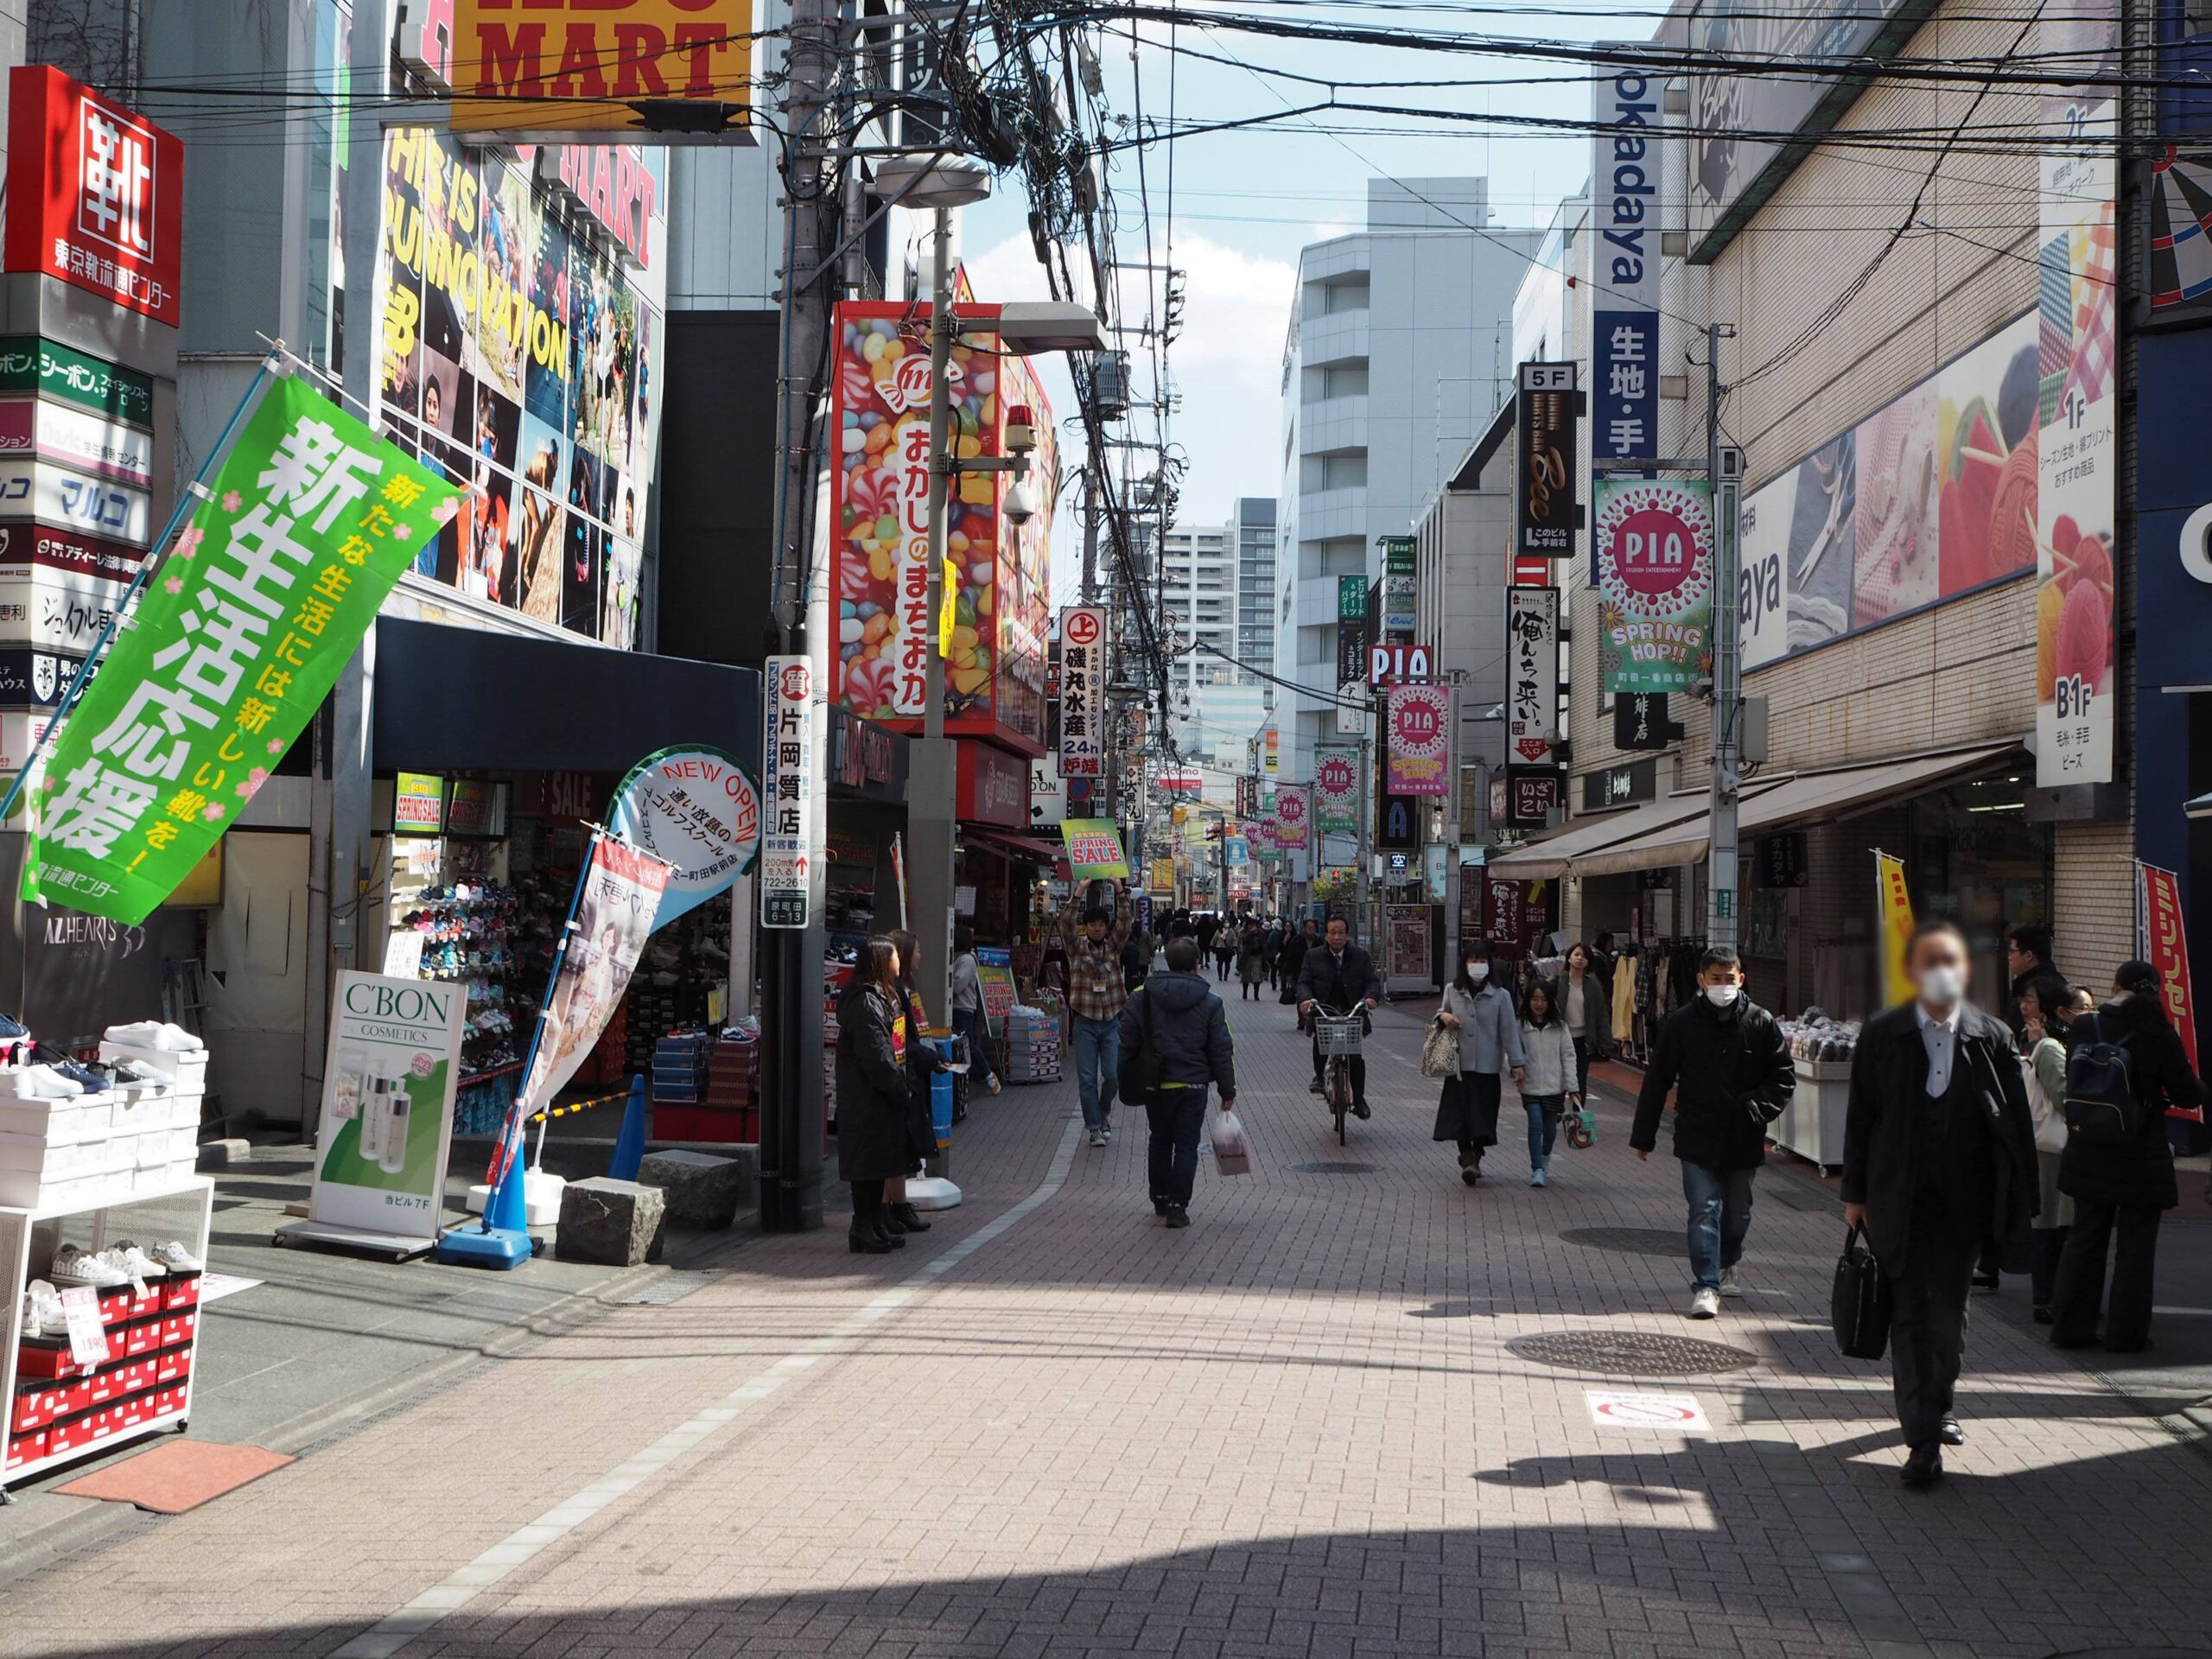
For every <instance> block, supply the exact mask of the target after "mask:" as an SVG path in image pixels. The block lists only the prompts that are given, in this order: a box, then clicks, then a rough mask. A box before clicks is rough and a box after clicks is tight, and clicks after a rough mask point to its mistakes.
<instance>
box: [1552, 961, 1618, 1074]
mask: <svg viewBox="0 0 2212 1659" xmlns="http://www.w3.org/2000/svg"><path fill="white" fill-rule="evenodd" d="M1559 998H1560V1008H1559V1012H1560V1022H1561V1023H1562V1024H1563V1025H1564V1026H1565V1027H1567V1035H1568V1036H1569V1037H1570V1038H1571V1039H1573V1043H1574V1086H1573V1089H1571V1090H1568V1092H1569V1093H1571V1094H1572V1095H1573V1096H1574V1098H1575V1103H1576V1104H1577V1105H1583V1106H1586V1105H1588V1104H1589V1102H1590V1062H1591V1061H1592V1060H1593V1059H1603V1058H1605V1055H1606V1053H1607V1052H1609V1051H1610V1050H1611V1047H1612V1046H1613V1008H1612V988H1611V986H1610V985H1609V984H1608V983H1607V982H1606V979H1605V973H1604V972H1603V970H1601V969H1599V966H1598V963H1597V958H1596V957H1594V956H1593V955H1592V952H1591V950H1590V947H1589V946H1588V945H1586V944H1581V943H1580V942H1577V943H1576V944H1571V945H1569V946H1567V973H1566V976H1565V977H1563V978H1562V979H1561V980H1560V986H1559Z"/></svg>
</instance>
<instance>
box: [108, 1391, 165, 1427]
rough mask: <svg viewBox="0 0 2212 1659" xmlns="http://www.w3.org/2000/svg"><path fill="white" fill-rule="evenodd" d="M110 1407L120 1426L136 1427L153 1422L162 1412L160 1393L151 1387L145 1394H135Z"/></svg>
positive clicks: (116, 1422)
mask: <svg viewBox="0 0 2212 1659" xmlns="http://www.w3.org/2000/svg"><path fill="white" fill-rule="evenodd" d="M108 1409H109V1411H111V1413H113V1414H114V1416H115V1426H116V1427H118V1428H135V1427H137V1426H138V1425H139V1424H140V1423H150V1422H152V1421H154V1419H155V1418H156V1417H157V1416H159V1415H160V1414H161V1403H160V1395H158V1394H157V1393H156V1391H154V1390H152V1389H149V1390H147V1392H145V1393H144V1394H134V1395H131V1396H130V1398H129V1399H128V1400H125V1401H123V1402H120V1403H119V1404H117V1405H113V1406H111V1407H109V1408H108Z"/></svg>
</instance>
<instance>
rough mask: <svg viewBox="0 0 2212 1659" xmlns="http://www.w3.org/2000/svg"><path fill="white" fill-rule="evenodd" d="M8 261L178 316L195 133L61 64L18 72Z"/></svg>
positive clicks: (155, 313) (11, 91)
mask: <svg viewBox="0 0 2212 1659" xmlns="http://www.w3.org/2000/svg"><path fill="white" fill-rule="evenodd" d="M8 162H9V165H8V211H7V224H6V233H5V238H4V250H0V254H3V256H4V264H5V265H6V268H7V269H8V270H10V271H37V272H39V273H41V275H43V276H48V277H55V278H58V279H59V280H60V281H62V282H65V283H70V284H71V285H73V286H74V287H77V288H81V289H86V291H87V292H89V293H93V294H99V295H101V296H105V298H107V299H110V300H111V301H113V302H115V303H116V304H118V305H121V306H127V307H129V308H130V309H131V310H133V311H141V312H143V313H144V314H145V315H148V316H149V317H151V318H153V319H154V320H155V321H156V322H165V323H167V324H168V325H169V327H176V325H177V322H178V321H179V319H180V317H181V315H182V313H181V296H180V274H181V266H182V252H183V240H184V143H183V141H182V140H181V139H180V138H178V137H176V136H175V134H173V133H169V132H165V131H163V130H162V129H161V128H159V127H157V126H156V125H155V124H153V123H152V122H150V121H149V120H147V119H146V118H143V116H139V115H135V114H133V113H132V112H131V111H129V110H127V109H125V108H124V106H123V105H120V104H116V103H111V102H110V101H109V100H108V99H105V98H102V97H101V96H100V95H99V93H98V92H93V91H92V89H91V88H90V87H88V86H83V85H81V84H80V83H79V82H77V81H74V80H72V79H70V78H69V77H68V76H67V75H65V74H63V73H61V72H60V70H59V69H55V68H53V67H49V66H47V65H43V64H27V65H23V66H22V67H17V68H15V69H11V70H10V71H9V72H8Z"/></svg>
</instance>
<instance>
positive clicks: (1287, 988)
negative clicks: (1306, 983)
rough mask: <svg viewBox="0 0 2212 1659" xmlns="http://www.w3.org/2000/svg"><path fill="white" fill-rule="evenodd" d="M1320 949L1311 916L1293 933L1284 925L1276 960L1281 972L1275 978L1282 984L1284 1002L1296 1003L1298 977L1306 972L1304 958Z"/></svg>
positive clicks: (1316, 929) (1319, 936)
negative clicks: (1279, 950) (1279, 952)
mask: <svg viewBox="0 0 2212 1659" xmlns="http://www.w3.org/2000/svg"><path fill="white" fill-rule="evenodd" d="M1320 948H1321V933H1320V930H1319V929H1318V928H1316V927H1315V926H1314V925H1313V918H1312V917H1311V916H1308V917H1307V918H1306V921H1305V923H1304V925H1302V926H1300V927H1299V928H1297V929H1295V930H1292V929H1291V928H1289V927H1288V926H1287V925H1286V927H1285V929H1284V931H1283V941H1282V955H1281V957H1279V958H1278V959H1277V960H1278V961H1279V962H1280V963H1281V973H1280V974H1279V975H1278V976H1277V977H1278V978H1280V979H1281V982H1282V990H1283V997H1282V1000H1283V1001H1286V1002H1295V1001H1298V976H1300V974H1302V973H1304V972H1305V971H1306V957H1307V956H1308V955H1309V954H1310V953H1311V952H1313V951H1315V950H1319V949H1320Z"/></svg>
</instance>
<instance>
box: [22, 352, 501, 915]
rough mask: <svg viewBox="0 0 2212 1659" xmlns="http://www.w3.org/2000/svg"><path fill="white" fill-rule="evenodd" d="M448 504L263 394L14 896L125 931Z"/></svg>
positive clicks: (286, 726)
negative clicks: (82, 914) (102, 920)
mask: <svg viewBox="0 0 2212 1659" xmlns="http://www.w3.org/2000/svg"><path fill="white" fill-rule="evenodd" d="M458 495H459V492H458V491H456V490H455V489H454V487H453V486H451V485H449V484H448V483H446V482H445V481H444V480H442V479H440V478H439V477H437V476H436V475H435V474H432V473H430V472H429V471H428V470H426V469H425V468H423V467H421V466H419V465H418V464H416V462H415V461H410V460H409V459H408V458H407V457H406V456H405V455H404V454H401V453H400V451H399V450H398V449H397V448H394V447H393V446H392V445H391V444H389V443H386V442H384V441H383V440H382V439H380V438H378V436H377V435H375V434H374V433H372V432H371V431H370V430H369V429H368V428H367V427H365V426H364V425H362V424H361V423H360V422H359V421H357V420H355V419H353V416H350V415H347V414H346V412H345V411H344V410H340V408H338V406H337V405H336V404H333V403H331V402H330V401H329V399H327V398H326V397H321V395H320V394H318V393H316V392H315V391H312V390H310V389H309V388H308V386H306V385H302V383H301V382H300V381H298V380H296V379H284V380H281V381H279V382H277V385H274V386H273V387H271V388H270V391H269V392H268V394H267V395H266V396H265V397H264V398H263V399H262V403H261V406H260V407H259V408H258V409H257V410H255V411H254V412H253V416H252V418H251V420H249V421H248V422H247V423H246V425H245V429H244V430H243V431H242V432H241V433H240V434H239V435H238V442H237V443H236V444H235V445H234V446H232V450H231V453H230V455H229V458H228V459H226V461H224V463H223V469H222V472H221V474H220V475H219V476H218V477H217V479H216V480H215V482H214V486H213V490H212V491H211V492H210V493H209V496H208V499H206V500H203V501H202V502H201V503H200V510H199V511H198V512H195V513H194V515H193V518H192V523H191V524H189V525H188V527H187V528H186V529H185V531H183V533H182V534H181V535H180V536H179V537H177V540H176V545H175V548H174V549H173V550H171V552H170V554H169V556H168V560H167V562H166V563H164V564H163V565H162V569H161V571H160V574H159V575H156V577H155V578H154V579H153V580H152V581H151V582H149V583H148V584H147V586H146V588H145V590H144V592H143V594H142V595H141V596H140V598H139V601H138V604H137V608H136V609H135V610H134V611H133V612H132V613H131V614H130V619H129V621H128V625H127V626H125V628H124V631H123V632H120V633H119V634H118V636H117V639H116V641H115V644H114V645H113V646H112V647H111V649H110V650H109V652H107V655H106V657H105V659H104V660H103V661H102V662H101V664H99V676H98V677H97V678H95V679H94V680H93V681H92V683H91V684H90V686H89V687H88V688H87V689H86V692H85V695H84V696H83V697H82V699H81V700H79V702H78V704H77V707H76V709H75V711H74V712H73V713H72V714H71V715H69V717H68V720H67V723H66V724H65V725H64V727H63V728H62V729H61V732H60V735H59V736H58V737H57V738H56V739H55V741H54V745H53V747H52V748H51V750H50V751H49V752H48V756H47V760H46V772H45V776H44V778H43V779H41V781H40V782H39V784H38V786H37V787H36V788H35V790H34V791H31V800H32V803H33V807H32V813H31V825H30V831H31V833H30V844H29V849H28V851H27V854H26V856H25V858H24V861H23V881H22V896H23V897H24V898H26V899H35V900H37V901H38V902H40V903H41V904H43V903H46V902H48V900H52V901H54V902H56V903H60V904H63V905H67V906H68V907H69V908H70V909H72V910H79V911H84V912H87V913H88V914H91V915H94V916H105V917H106V918H109V919H111V920H112V921H118V922H122V923H124V924H126V925H136V924H137V923H139V922H143V921H144V920H145V919H146V918H147V916H148V915H149V914H150V913H151V912H152V911H153V909H154V907H155V906H157V905H159V904H160V903H161V902H162V900H163V899H167V898H168V896H169V894H170V893H174V892H175V891H176V889H177V887H178V885H179V884H180V883H181V881H182V880H184V878H185V876H186V875H187V874H188V873H189V872H190V871H191V869H192V868H193V867H194V865H195V864H197V863H199V861H200V859H202V858H203V857H205V856H206V855H207V849H209V848H210V847H212V846H213V845H214V844H215V842H217V841H218V840H219V839H220V838H221V836H222V834H223V831H224V830H226V829H228V828H230V826H231V823H232V820H233V819H234V818H235V817H237V816H238V813H239V812H241V811H242V810H245V804H246V803H247V802H248V801H250V800H251V799H252V798H253V796H254V793H255V791H257V790H258V789H260V787H261V785H263V783H264V782H265V781H266V780H267V779H268V777H269V774H270V771H271V769H273V768H274V767H275V766H276V765H277V762H278V761H279V760H282V759H283V755H284V752H285V750H287V749H288V748H289V747H291V745H292V740H293V739H295V738H296V737H297V736H298V735H299V734H300V733H301V732H302V730H303V729H304V728H306V726H307V723H308V720H309V719H310V718H312V717H313V715H314V714H315V709H316V708H317V707H318V706H319V705H320V704H321V702H322V699H323V697H324V696H325V695H326V694H327V693H328V691H329V690H330V688H331V686H332V685H333V684H334V683H335V682H336V680H337V678H338V674H339V671H340V669H341V668H343V667H344V666H345V664H346V659H347V658H350V657H351V656H352V655H353V652H354V651H355V649H356V648H357V647H358V646H359V645H360V642H361V636H362V635H363V634H365V632H368V628H369V625H370V623H372V622H373V621H374V620H376V614H377V609H378V607H379V606H380V605H382V604H383V603H384V599H385V594H389V593H390V592H391V588H392V584H393V583H395V582H397V581H398V580H399V577H400V573H401V572H403V571H404V570H405V569H407V568H408V566H409V565H410V564H411V563H413V562H414V560H415V556H416V553H418V552H419V551H420V550H422V549H423V547H425V546H427V545H429V543H431V542H432V541H433V540H435V537H436V536H437V533H438V530H439V528H440V527H441V526H442V524H444V523H445V521H446V520H447V519H448V518H452V517H453V514H454V505H455V502H456V499H457V498H458Z"/></svg>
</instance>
